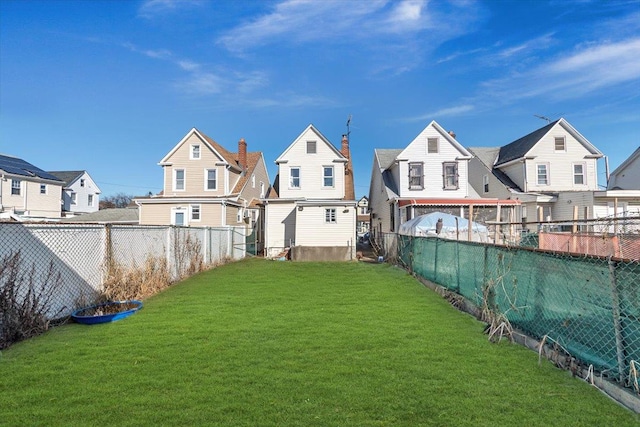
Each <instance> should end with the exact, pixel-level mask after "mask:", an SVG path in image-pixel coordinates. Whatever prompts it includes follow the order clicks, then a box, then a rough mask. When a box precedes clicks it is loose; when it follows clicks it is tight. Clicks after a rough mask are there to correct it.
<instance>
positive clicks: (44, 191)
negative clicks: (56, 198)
mask: <svg viewBox="0 0 640 427" xmlns="http://www.w3.org/2000/svg"><path fill="white" fill-rule="evenodd" d="M48 189H49V187H48V186H47V184H40V194H47V192H48Z"/></svg>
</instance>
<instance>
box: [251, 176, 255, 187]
mask: <svg viewBox="0 0 640 427" xmlns="http://www.w3.org/2000/svg"><path fill="white" fill-rule="evenodd" d="M251 188H256V176H255V175H251Z"/></svg>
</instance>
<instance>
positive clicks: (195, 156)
mask: <svg viewBox="0 0 640 427" xmlns="http://www.w3.org/2000/svg"><path fill="white" fill-rule="evenodd" d="M199 159H200V144H194V145H192V146H191V160H199Z"/></svg>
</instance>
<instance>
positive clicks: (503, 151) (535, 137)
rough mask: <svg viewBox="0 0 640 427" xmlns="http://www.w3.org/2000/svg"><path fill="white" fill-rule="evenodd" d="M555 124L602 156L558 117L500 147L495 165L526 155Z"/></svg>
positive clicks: (600, 155)
mask: <svg viewBox="0 0 640 427" xmlns="http://www.w3.org/2000/svg"><path fill="white" fill-rule="evenodd" d="M556 125H560V126H562V127H563V128H564V129H565V130H566V131H567V132H569V133H570V134H571V135H572V136H573V137H574V138H575V139H576V140H578V142H579V143H581V144H582V145H583V146H584V147H585V148H586V149H587V150H588V151H589V152H590V153H591V154H593V155H595V156H597V157H602V155H603V154H602V153H601V152H600V150H598V149H597V148H596V147H594V146H593V145H592V144H591V143H590V142H589V141H588V140H587V139H586V138H585V137H584V136H582V135H581V134H580V132H578V131H577V130H576V129H575V128H574V127H573V126H571V125H570V124H569V122H567V121H566V120H565V119H563V118H560V119H558V120H556V121H554V122H551V123H549V124H547V125H546V126H543V127H541V128H540V129H537V130H534V131H533V132H531V133H530V134H528V135H525V136H523V137H522V138H519V139H516V140H515V141H513V142H511V143H509V144H507V145H504V146H502V147H500V154H499V155H498V159H497V160H496V163H495V165H496V166H500V165H503V164H505V163H509V162H511V161H513V160H517V159H521V158H523V157H525V156H526V155H527V153H528V152H529V151H531V149H532V148H533V146H534V145H536V144H537V143H538V142H539V141H540V140H541V139H542V138H544V136H545V135H546V134H547V133H549V131H551V129H552V128H554V127H555V126H556Z"/></svg>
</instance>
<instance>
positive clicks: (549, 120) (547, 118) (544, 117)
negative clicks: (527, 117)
mask: <svg viewBox="0 0 640 427" xmlns="http://www.w3.org/2000/svg"><path fill="white" fill-rule="evenodd" d="M533 116H534V117H537V118H539V119H542V120H546V121H547V123H551V119H550V118H549V117H546V116H539V115H537V114H534V115H533Z"/></svg>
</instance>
